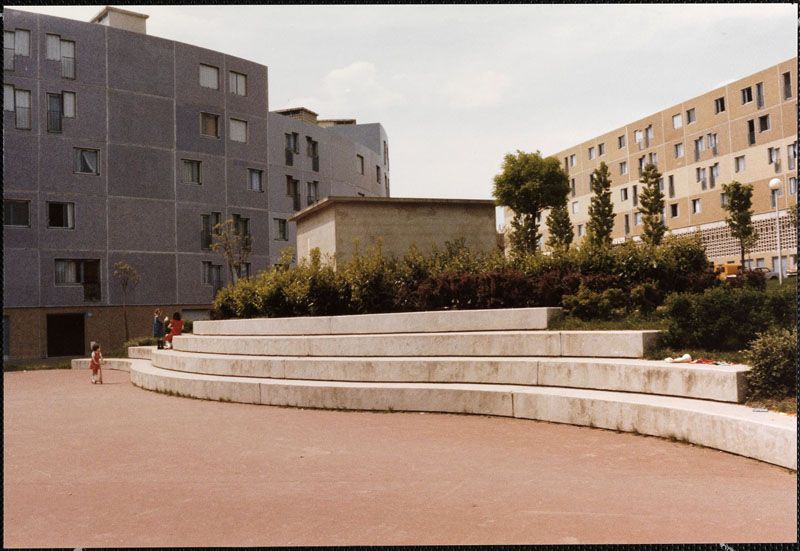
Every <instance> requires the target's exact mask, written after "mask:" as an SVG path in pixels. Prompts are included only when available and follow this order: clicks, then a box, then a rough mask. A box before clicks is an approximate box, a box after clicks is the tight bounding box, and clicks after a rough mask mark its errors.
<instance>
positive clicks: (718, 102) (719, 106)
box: [714, 96, 725, 114]
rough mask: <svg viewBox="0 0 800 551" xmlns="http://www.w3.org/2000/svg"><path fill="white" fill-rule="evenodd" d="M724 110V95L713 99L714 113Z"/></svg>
mask: <svg viewBox="0 0 800 551" xmlns="http://www.w3.org/2000/svg"><path fill="white" fill-rule="evenodd" d="M723 111H725V96H722V97H721V98H717V99H715V100H714V114H719V113H722V112H723Z"/></svg>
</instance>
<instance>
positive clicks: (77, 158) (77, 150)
mask: <svg viewBox="0 0 800 551" xmlns="http://www.w3.org/2000/svg"><path fill="white" fill-rule="evenodd" d="M72 149H73V151H74V159H73V161H74V164H73V166H72V173H73V174H87V175H93V176H99V175H100V150H99V149H93V148H89V147H73V148H72ZM84 151H93V152H94V153H95V154H96V157H95V162H96V164H97V166H96V168H95V172H84V171H80V170H78V168H80V156H81V153H82V152H84Z"/></svg>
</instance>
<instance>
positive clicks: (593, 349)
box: [561, 330, 659, 358]
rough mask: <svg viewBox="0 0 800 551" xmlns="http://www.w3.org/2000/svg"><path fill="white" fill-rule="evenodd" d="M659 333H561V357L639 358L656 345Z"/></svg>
mask: <svg viewBox="0 0 800 551" xmlns="http://www.w3.org/2000/svg"><path fill="white" fill-rule="evenodd" d="M658 334H659V331H654V330H645V331H562V332H561V355H562V356H575V357H593V358H604V357H607V358H641V357H642V356H644V354H645V352H647V351H648V350H651V349H653V348H655V347H656V346H657V345H658Z"/></svg>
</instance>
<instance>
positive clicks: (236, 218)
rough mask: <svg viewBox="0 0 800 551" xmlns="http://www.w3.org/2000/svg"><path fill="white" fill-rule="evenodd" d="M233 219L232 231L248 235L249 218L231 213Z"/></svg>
mask: <svg viewBox="0 0 800 551" xmlns="http://www.w3.org/2000/svg"><path fill="white" fill-rule="evenodd" d="M231 219H232V220H233V231H234V233H235V234H236V235H244V236H249V235H250V219H249V218H244V217H243V216H242V215H240V214H233V215H232V216H231Z"/></svg>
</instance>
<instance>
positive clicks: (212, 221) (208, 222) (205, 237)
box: [200, 212, 222, 250]
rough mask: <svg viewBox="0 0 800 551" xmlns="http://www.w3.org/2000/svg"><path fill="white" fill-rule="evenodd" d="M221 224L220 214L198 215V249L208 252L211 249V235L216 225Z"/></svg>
mask: <svg viewBox="0 0 800 551" xmlns="http://www.w3.org/2000/svg"><path fill="white" fill-rule="evenodd" d="M221 222H222V213H221V212H212V213H211V214H201V215H200V225H201V229H200V248H201V249H205V250H208V249H210V248H211V243H212V241H213V234H214V231H215V228H216V226H217V224H219V223H221Z"/></svg>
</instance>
